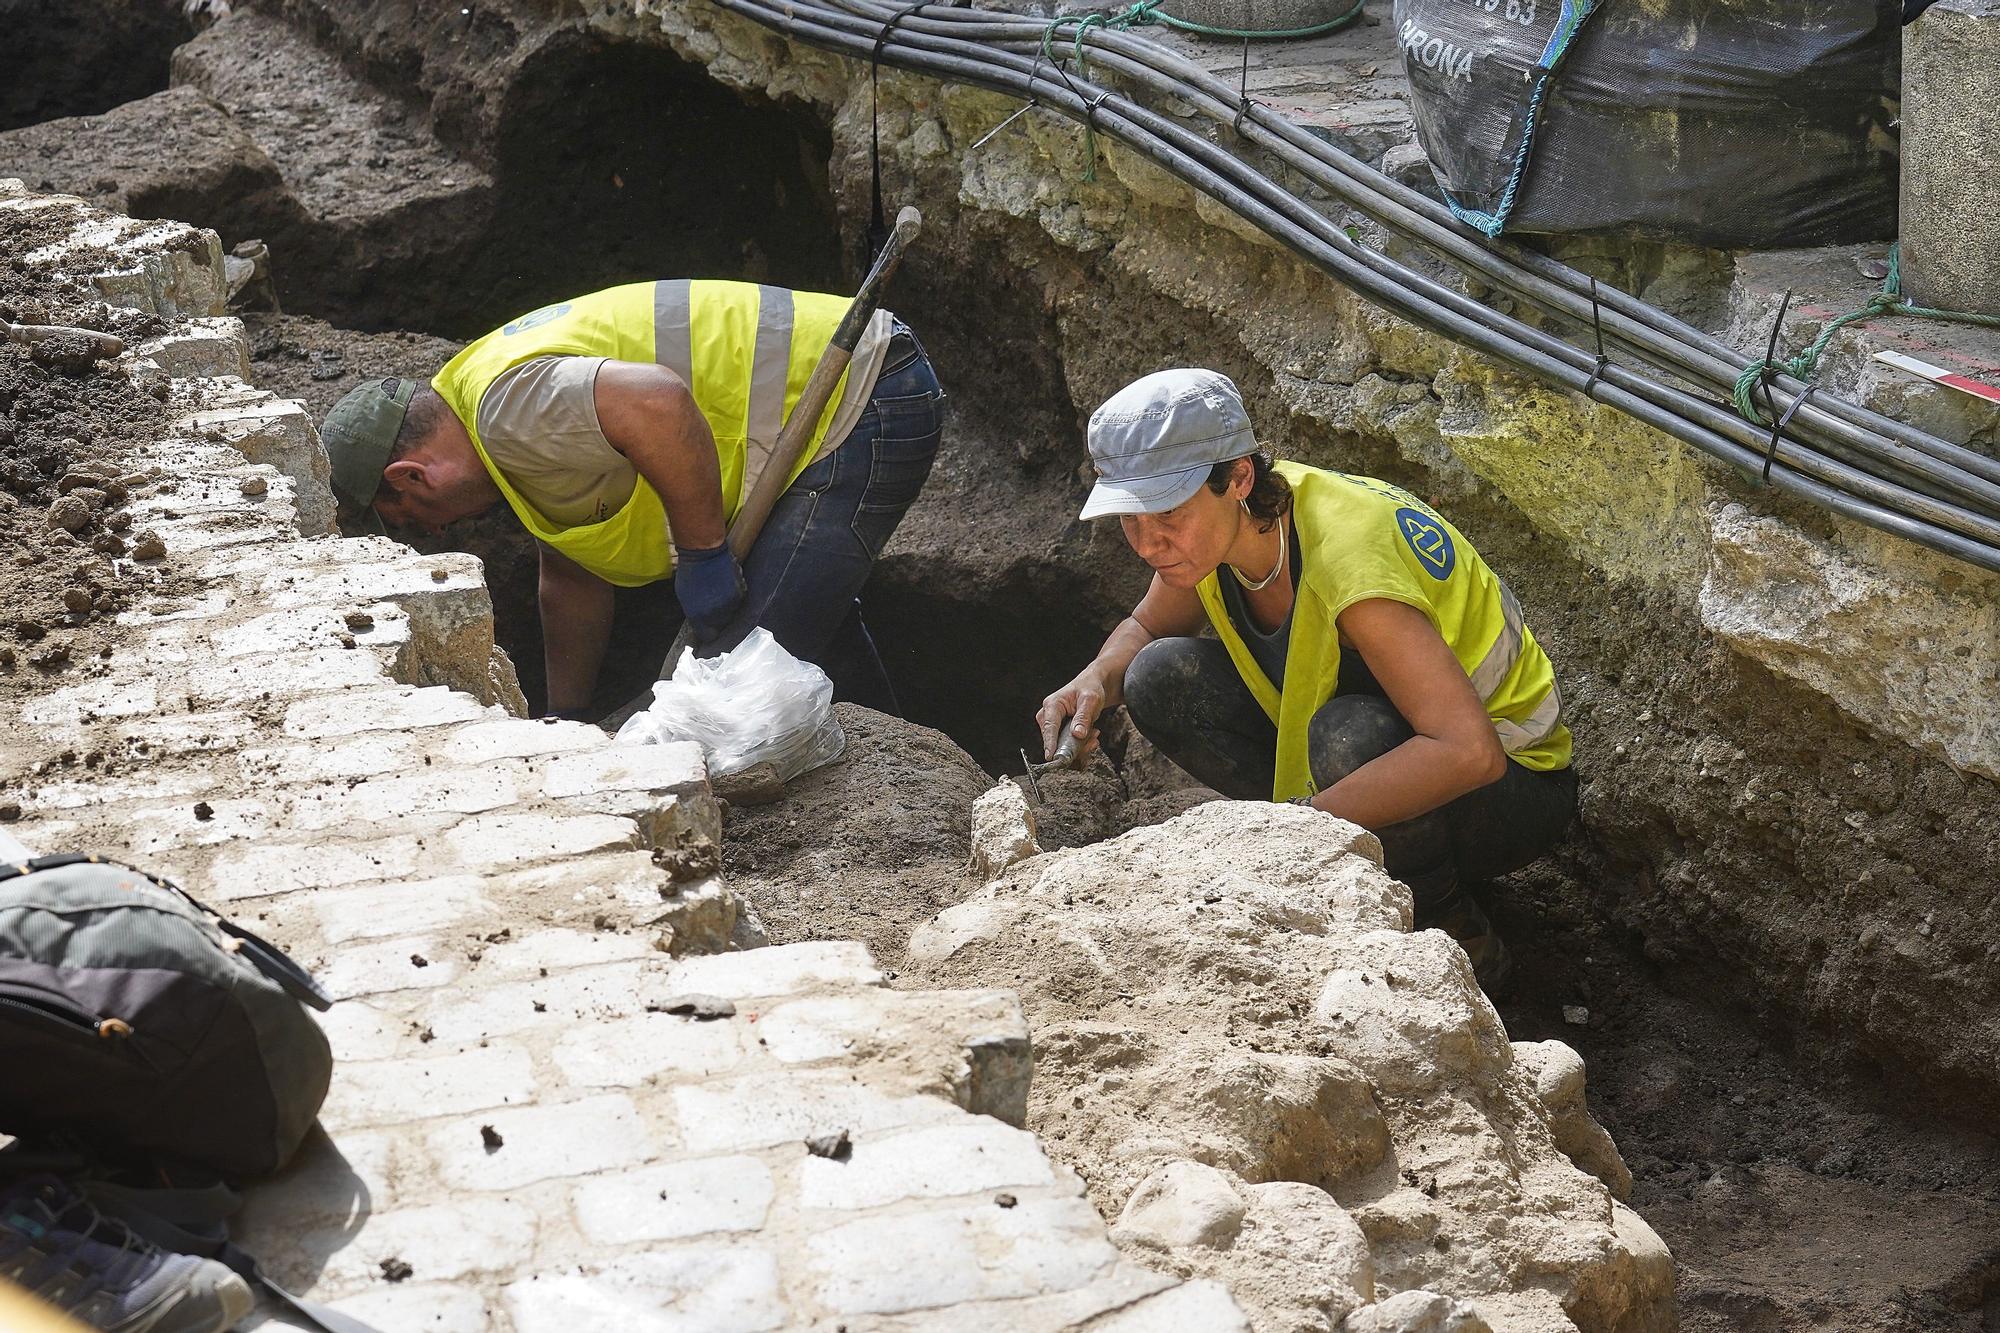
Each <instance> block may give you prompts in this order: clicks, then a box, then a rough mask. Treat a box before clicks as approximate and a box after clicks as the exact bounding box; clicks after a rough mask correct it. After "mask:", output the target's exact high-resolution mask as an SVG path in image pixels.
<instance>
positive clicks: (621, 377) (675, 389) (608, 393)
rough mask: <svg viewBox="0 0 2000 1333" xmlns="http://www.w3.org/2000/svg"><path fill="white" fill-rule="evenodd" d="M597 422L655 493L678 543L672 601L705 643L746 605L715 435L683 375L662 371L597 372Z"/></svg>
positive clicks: (626, 365)
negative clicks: (727, 521)
mask: <svg viewBox="0 0 2000 1333" xmlns="http://www.w3.org/2000/svg"><path fill="white" fill-rule="evenodd" d="M596 401H597V421H598V425H599V427H600V428H601V429H602V430H603V431H604V438H605V439H606V440H608V441H609V442H610V444H611V447H612V448H614V449H616V450H617V451H618V452H619V453H621V454H623V455H625V457H626V458H627V459H629V460H631V463H632V466H633V467H634V468H635V469H636V470H637V471H638V473H639V475H640V476H642V477H644V478H645V479H646V481H647V482H648V483H649V484H650V485H651V486H652V488H653V489H654V491H656V492H658V494H659V497H660V503H661V505H663V506H664V507H665V509H666V511H667V527H668V529H669V530H670V531H671V533H672V534H673V541H674V551H675V558H674V596H675V597H677V598H679V599H680V604H681V612H682V614H684V615H685V616H686V617H687V618H688V623H689V624H690V625H692V626H693V627H694V629H695V632H696V637H697V638H700V639H703V640H706V639H708V638H711V637H713V636H714V635H715V634H716V633H718V632H720V631H721V629H722V628H723V627H724V626H725V625H726V624H728V622H729V620H730V618H731V617H732V616H734V615H735V614H736V612H737V609H738V608H739V607H741V606H742V605H743V597H744V591H745V590H744V585H743V571H742V570H741V569H740V568H739V567H738V565H737V563H736V557H735V556H734V555H732V554H731V553H730V551H729V545H728V537H729V530H728V528H727V527H726V526H725V525H724V523H723V518H722V466H721V462H720V460H719V459H718V458H717V457H716V453H715V435H714V433H713V432H712V431H710V430H709V428H708V419H707V418H706V417H704V416H702V414H701V409H700V408H699V407H697V406H696V405H695V401H694V395H693V394H691V393H690V392H688V387H687V385H686V384H684V383H682V381H681V378H680V376H678V375H676V374H674V372H673V371H671V370H668V369H667V368H666V367H665V366H650V365H641V364H639V363H637V362H633V361H606V362H605V363H604V364H603V366H602V367H600V368H599V370H598V372H597V386H596Z"/></svg>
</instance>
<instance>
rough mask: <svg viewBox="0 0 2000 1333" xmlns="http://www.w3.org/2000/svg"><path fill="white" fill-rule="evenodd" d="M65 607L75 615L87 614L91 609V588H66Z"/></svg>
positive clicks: (63, 597) (64, 594)
mask: <svg viewBox="0 0 2000 1333" xmlns="http://www.w3.org/2000/svg"><path fill="white" fill-rule="evenodd" d="M62 600H63V608H64V609H65V610H67V611H69V612H70V613H71V614H73V615H79V616H80V615H86V614H88V613H89V611H90V590H89V589H87V588H64V589H63V595H62Z"/></svg>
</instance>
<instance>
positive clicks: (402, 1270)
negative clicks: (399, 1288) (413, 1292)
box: [382, 1254, 417, 1282]
mask: <svg viewBox="0 0 2000 1333" xmlns="http://www.w3.org/2000/svg"><path fill="white" fill-rule="evenodd" d="M416 1271H417V1270H416V1269H414V1268H412V1267H410V1265H409V1264H407V1263H405V1262H404V1261H403V1260H401V1259H399V1258H397V1257H396V1256H395V1255H393V1254H392V1255H390V1256H389V1257H388V1258H387V1259H384V1260H383V1261H382V1278H383V1280H384V1281H385V1282H403V1281H406V1280H408V1278H409V1277H410V1275H411V1274H412V1273H414V1272H416Z"/></svg>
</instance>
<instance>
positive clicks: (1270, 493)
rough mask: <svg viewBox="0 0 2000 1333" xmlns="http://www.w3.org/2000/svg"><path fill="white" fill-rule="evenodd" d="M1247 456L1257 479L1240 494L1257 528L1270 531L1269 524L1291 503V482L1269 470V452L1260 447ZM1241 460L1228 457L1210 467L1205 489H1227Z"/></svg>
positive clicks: (1275, 520)
mask: <svg viewBox="0 0 2000 1333" xmlns="http://www.w3.org/2000/svg"><path fill="white" fill-rule="evenodd" d="M1248 457H1249V459H1250V468H1251V471H1253V472H1255V473H1256V479H1255V480H1254V481H1252V482H1251V483H1250V494H1248V495H1246V496H1244V497H1243V506H1244V508H1246V509H1248V510H1249V511H1250V517H1251V518H1253V519H1255V520H1256V521H1257V530H1258V531H1259V532H1269V531H1270V530H1271V525H1272V524H1273V523H1276V522H1277V521H1278V520H1279V519H1280V518H1283V517H1284V515H1285V511H1286V510H1287V509H1290V508H1291V507H1292V483H1290V482H1289V481H1286V480H1285V479H1284V478H1283V477H1281V476H1279V475H1278V474H1277V473H1276V472H1274V471H1272V469H1271V455H1269V454H1267V453H1265V452H1264V451H1263V450H1262V449H1259V450H1258V451H1257V452H1256V453H1254V454H1250V455H1248ZM1242 461H1243V460H1242V459H1240V458H1227V459H1224V460H1223V461H1222V462H1220V463H1217V464H1216V465H1215V466H1214V467H1212V468H1210V469H1209V470H1208V489H1210V490H1211V491H1214V492H1215V493H1216V494H1217V495H1222V494H1224V493H1225V492H1227V491H1228V490H1229V483H1230V482H1231V481H1233V480H1235V478H1236V465H1237V464H1238V463H1240V462H1242Z"/></svg>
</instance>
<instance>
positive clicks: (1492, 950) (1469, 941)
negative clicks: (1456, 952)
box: [1416, 885, 1514, 1000]
mask: <svg viewBox="0 0 2000 1333" xmlns="http://www.w3.org/2000/svg"><path fill="white" fill-rule="evenodd" d="M1416 925H1417V929H1418V930H1441V931H1443V932H1444V933H1445V934H1447V935H1449V936H1451V937H1452V938H1453V939H1454V940H1457V941H1458V947H1459V948H1461V949H1463V950H1465V956H1466V958H1467V959H1469V960H1470V961H1471V963H1472V975H1473V976H1474V977H1476V978H1478V980H1479V989H1481V990H1483V991H1485V992H1486V997H1487V998H1488V999H1491V1000H1498V999H1501V998H1503V997H1504V996H1505V995H1506V993H1507V992H1508V990H1509V989H1511V986H1510V983H1511V981H1512V977H1513V972H1514V960H1513V959H1512V958H1511V957H1509V956H1508V953H1507V944H1506V941H1504V940H1502V939H1501V938H1500V934H1499V932H1498V931H1496V930H1494V929H1493V923H1492V922H1491V921H1488V920H1487V919H1486V913H1485V912H1484V911H1483V910H1482V909H1481V908H1480V906H1479V904H1478V903H1476V902H1474V901H1473V899H1472V895H1471V894H1469V893H1467V892H1466V891H1465V890H1464V889H1461V888H1458V887H1457V886H1455V885H1454V886H1453V888H1452V889H1451V891H1450V892H1449V893H1447V894H1445V895H1443V896H1442V897H1440V898H1439V899H1438V900H1437V901H1436V902H1435V903H1427V904H1425V910H1424V911H1423V912H1421V913H1420V914H1419V915H1418V918H1417V923H1416Z"/></svg>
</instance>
